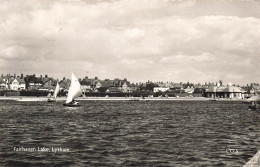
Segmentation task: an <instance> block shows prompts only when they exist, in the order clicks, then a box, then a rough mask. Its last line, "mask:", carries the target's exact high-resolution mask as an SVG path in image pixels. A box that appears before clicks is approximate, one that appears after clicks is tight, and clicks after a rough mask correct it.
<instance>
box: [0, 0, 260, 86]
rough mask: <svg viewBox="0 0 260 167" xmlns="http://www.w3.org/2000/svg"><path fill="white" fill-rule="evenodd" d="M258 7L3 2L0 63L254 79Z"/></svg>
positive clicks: (35, 69) (143, 75) (114, 73)
mask: <svg viewBox="0 0 260 167" xmlns="http://www.w3.org/2000/svg"><path fill="white" fill-rule="evenodd" d="M259 8H260V6H259V3H258V2H257V1H211V0H205V1H199V0H197V1H195V0H194V1H172V0H169V1H160V0H151V1H145V0H140V1H134V0H119V1H113V2H112V1H100V2H97V1H61V0H56V1H32V0H26V1H23V2H21V1H18V0H17V1H3V3H2V4H1V7H0V32H1V33H0V65H1V66H0V70H1V71H3V72H5V73H19V72H24V73H38V74H42V73H49V75H54V77H60V78H61V77H62V76H64V75H65V76H70V73H71V71H74V73H76V74H78V75H79V76H84V75H91V76H99V77H101V78H113V77H121V78H124V77H127V78H128V79H130V80H132V81H136V82H137V81H147V80H154V81H161V80H164V81H191V82H201V83H203V82H206V81H217V80H219V79H222V80H224V81H226V82H230V81H231V82H232V83H239V84H245V83H248V82H258V81H259V80H257V77H258V76H259V74H260V72H258V70H256V69H258V68H259V66H260V65H259V63H257V62H259V61H260V60H259V59H260V57H259V54H260V53H259V52H260V49H259V48H260V47H259V46H260V19H259V18H260V12H259V11H260V10H259ZM27 64H31V66H30V67H28V66H27Z"/></svg>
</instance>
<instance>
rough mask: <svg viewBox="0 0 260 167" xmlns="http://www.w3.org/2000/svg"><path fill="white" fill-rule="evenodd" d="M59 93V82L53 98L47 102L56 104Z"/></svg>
mask: <svg viewBox="0 0 260 167" xmlns="http://www.w3.org/2000/svg"><path fill="white" fill-rule="evenodd" d="M59 91H60V85H59V83H58V82H57V85H56V88H55V91H54V94H53V97H51V98H48V100H47V102H56V98H57V95H58V93H59Z"/></svg>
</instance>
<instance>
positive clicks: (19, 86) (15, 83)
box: [10, 77, 25, 91]
mask: <svg viewBox="0 0 260 167" xmlns="http://www.w3.org/2000/svg"><path fill="white" fill-rule="evenodd" d="M10 90H15V91H19V90H25V82H24V79H21V78H19V77H17V78H12V79H10Z"/></svg>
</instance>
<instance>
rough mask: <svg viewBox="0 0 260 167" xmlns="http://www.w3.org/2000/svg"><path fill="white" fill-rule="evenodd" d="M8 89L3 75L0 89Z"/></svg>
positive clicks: (0, 79)
mask: <svg viewBox="0 0 260 167" xmlns="http://www.w3.org/2000/svg"><path fill="white" fill-rule="evenodd" d="M5 89H6V82H5V81H4V79H3V78H2V77H1V78H0V90H5Z"/></svg>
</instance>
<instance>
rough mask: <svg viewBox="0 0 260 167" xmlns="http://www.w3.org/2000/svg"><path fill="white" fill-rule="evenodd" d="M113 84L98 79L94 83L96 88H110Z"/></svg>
mask: <svg viewBox="0 0 260 167" xmlns="http://www.w3.org/2000/svg"><path fill="white" fill-rule="evenodd" d="M113 86H114V84H113V83H112V82H110V81H98V82H97V84H96V88H97V89H98V88H101V87H102V88H110V87H113Z"/></svg>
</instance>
